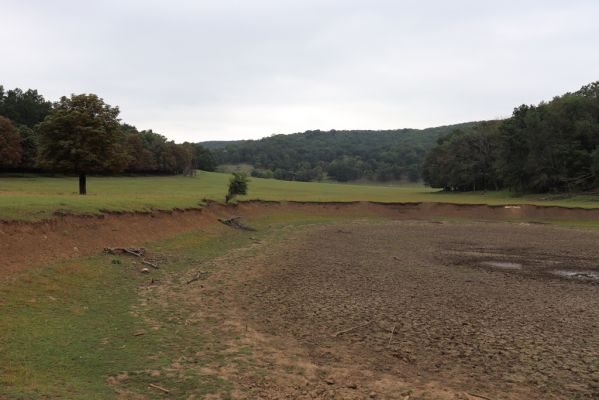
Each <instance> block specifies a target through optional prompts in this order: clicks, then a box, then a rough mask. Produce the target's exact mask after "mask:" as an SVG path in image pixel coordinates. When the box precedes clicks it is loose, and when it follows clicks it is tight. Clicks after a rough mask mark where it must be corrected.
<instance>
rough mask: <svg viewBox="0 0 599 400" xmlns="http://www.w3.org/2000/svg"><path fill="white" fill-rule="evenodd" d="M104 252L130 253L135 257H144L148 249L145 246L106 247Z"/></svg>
mask: <svg viewBox="0 0 599 400" xmlns="http://www.w3.org/2000/svg"><path fill="white" fill-rule="evenodd" d="M104 252H106V253H109V254H120V253H128V254H131V255H133V256H135V257H143V255H144V254H145V253H146V249H144V248H143V247H106V248H104Z"/></svg>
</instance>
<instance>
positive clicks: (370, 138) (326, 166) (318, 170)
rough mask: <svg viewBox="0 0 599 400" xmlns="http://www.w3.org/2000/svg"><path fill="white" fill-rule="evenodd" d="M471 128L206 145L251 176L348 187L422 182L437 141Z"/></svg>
mask: <svg viewBox="0 0 599 400" xmlns="http://www.w3.org/2000/svg"><path fill="white" fill-rule="evenodd" d="M472 125H473V123H465V124H459V125H452V126H443V127H438V128H430V129H423V130H418V129H399V130H387V131H365V130H364V131H359V130H352V131H336V130H332V131H328V132H324V131H319V130H316V131H307V132H303V133H295V134H291V135H274V136H270V137H267V138H264V139H260V140H243V141H238V142H233V143H230V144H224V146H223V144H222V143H219V142H208V145H210V146H212V147H213V152H214V156H215V159H216V162H217V164H239V163H249V164H252V166H253V167H254V169H253V172H252V175H253V176H256V177H264V178H275V179H284V180H297V181H314V180H321V179H323V178H324V177H325V176H327V177H329V178H331V179H334V180H337V181H340V182H347V181H352V180H357V179H368V180H376V181H381V182H384V181H392V180H400V179H408V180H410V181H419V180H420V179H421V169H422V163H423V161H424V157H425V155H426V153H427V151H428V150H429V149H430V148H432V147H433V146H434V145H435V143H436V140H437V139H438V138H439V137H441V136H443V135H445V134H448V133H449V132H451V131H452V130H454V129H456V128H467V127H469V126H472Z"/></svg>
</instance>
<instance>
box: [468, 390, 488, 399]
mask: <svg viewBox="0 0 599 400" xmlns="http://www.w3.org/2000/svg"><path fill="white" fill-rule="evenodd" d="M466 394H467V395H468V396H472V397H478V398H479V399H483V400H492V399H491V398H489V397H486V396H481V395H480V394H474V393H468V392H467V393H466Z"/></svg>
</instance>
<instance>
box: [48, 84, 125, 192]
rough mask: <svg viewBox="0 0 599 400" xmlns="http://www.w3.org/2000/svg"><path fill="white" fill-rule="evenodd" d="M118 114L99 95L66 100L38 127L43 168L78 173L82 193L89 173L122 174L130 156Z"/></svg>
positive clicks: (65, 98) (63, 99) (63, 98)
mask: <svg viewBox="0 0 599 400" xmlns="http://www.w3.org/2000/svg"><path fill="white" fill-rule="evenodd" d="M118 115H119V109H118V107H112V106H110V105H108V104H106V103H104V100H102V99H101V98H99V97H98V96H96V95H95V94H80V95H71V97H62V98H61V99H60V101H59V102H58V103H56V104H55V105H54V107H53V109H52V111H51V112H50V114H49V115H48V116H47V117H46V119H45V120H44V121H43V122H42V123H40V125H39V127H38V131H39V163H40V165H42V166H43V167H45V168H48V169H51V170H53V171H60V172H67V173H75V174H78V175H79V176H80V194H85V176H86V175H87V174H92V173H106V172H111V173H116V172H119V171H122V170H123V169H124V168H125V167H126V165H127V154H126V152H125V151H124V146H123V143H122V139H123V136H122V132H121V129H120V124H119V119H118Z"/></svg>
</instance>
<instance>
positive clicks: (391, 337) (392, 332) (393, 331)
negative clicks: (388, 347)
mask: <svg viewBox="0 0 599 400" xmlns="http://www.w3.org/2000/svg"><path fill="white" fill-rule="evenodd" d="M394 333H395V325H393V329H392V330H391V335H390V336H389V344H391V339H393V334H394Z"/></svg>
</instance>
